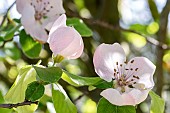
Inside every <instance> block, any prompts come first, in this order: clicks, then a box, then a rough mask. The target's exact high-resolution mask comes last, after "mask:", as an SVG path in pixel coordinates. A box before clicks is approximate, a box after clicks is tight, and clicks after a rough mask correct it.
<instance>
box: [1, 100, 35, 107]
mask: <svg viewBox="0 0 170 113" xmlns="http://www.w3.org/2000/svg"><path fill="white" fill-rule="evenodd" d="M31 104H38V101H35V102H32V101H27V100H26V101H24V102H21V103H17V104H0V108H13V107H14V108H17V107H19V106H25V105H31Z"/></svg>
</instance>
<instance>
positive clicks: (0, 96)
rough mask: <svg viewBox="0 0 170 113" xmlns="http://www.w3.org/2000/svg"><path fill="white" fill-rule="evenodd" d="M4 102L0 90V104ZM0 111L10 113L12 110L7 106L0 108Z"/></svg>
mask: <svg viewBox="0 0 170 113" xmlns="http://www.w3.org/2000/svg"><path fill="white" fill-rule="evenodd" d="M4 103H5V100H4V98H3V95H2V93H1V91H0V104H4ZM0 112H1V113H11V112H12V109H8V108H0Z"/></svg>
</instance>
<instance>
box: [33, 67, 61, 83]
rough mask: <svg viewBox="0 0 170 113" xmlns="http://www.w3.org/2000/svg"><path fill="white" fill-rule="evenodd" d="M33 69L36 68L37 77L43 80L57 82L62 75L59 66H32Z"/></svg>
mask: <svg viewBox="0 0 170 113" xmlns="http://www.w3.org/2000/svg"><path fill="white" fill-rule="evenodd" d="M34 69H35V70H36V72H37V75H38V77H39V78H40V79H41V80H42V81H44V82H49V83H54V82H57V81H58V80H59V79H60V77H61V75H62V70H61V69H60V68H59V67H47V68H43V67H37V66H34Z"/></svg>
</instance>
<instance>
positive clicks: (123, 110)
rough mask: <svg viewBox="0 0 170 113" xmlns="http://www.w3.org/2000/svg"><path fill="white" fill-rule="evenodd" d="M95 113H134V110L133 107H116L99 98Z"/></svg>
mask: <svg viewBox="0 0 170 113" xmlns="http://www.w3.org/2000/svg"><path fill="white" fill-rule="evenodd" d="M113 96H114V95H113ZM97 113H136V110H135V107H134V106H116V105H113V104H111V103H110V102H109V101H107V100H106V99H104V98H101V99H100V101H99V103H98V106H97Z"/></svg>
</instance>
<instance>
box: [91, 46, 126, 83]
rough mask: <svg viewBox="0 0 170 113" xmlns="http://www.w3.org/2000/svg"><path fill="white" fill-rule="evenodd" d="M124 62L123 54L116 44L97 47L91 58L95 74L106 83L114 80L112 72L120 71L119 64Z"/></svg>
mask: <svg viewBox="0 0 170 113" xmlns="http://www.w3.org/2000/svg"><path fill="white" fill-rule="evenodd" d="M125 61H126V57H125V52H124V50H123V48H122V47H121V46H120V45H119V44H118V43H114V44H113V45H110V44H101V45H99V46H98V47H97V49H96V51H95V53H94V56H93V63H94V67H95V71H96V73H97V74H98V75H99V76H100V77H101V78H102V79H104V80H106V81H108V82H110V81H111V80H112V78H114V70H115V69H117V70H118V68H119V69H121V68H120V64H124V62H125ZM117 63H118V65H116V64H117Z"/></svg>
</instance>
